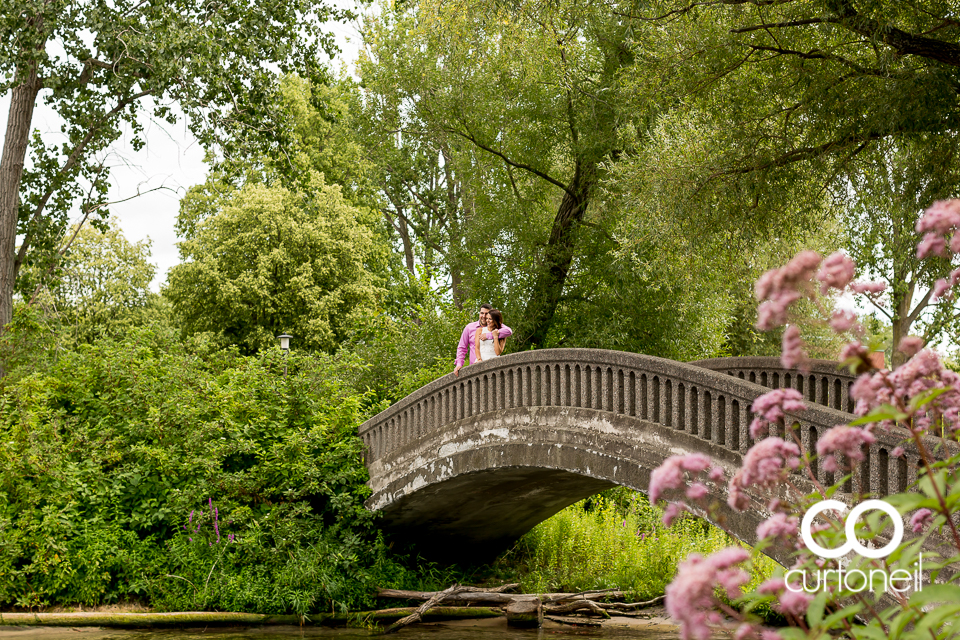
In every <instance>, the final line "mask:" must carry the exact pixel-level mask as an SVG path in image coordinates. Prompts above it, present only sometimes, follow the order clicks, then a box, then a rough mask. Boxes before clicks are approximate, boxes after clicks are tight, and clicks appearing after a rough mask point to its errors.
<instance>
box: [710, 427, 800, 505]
mask: <svg viewBox="0 0 960 640" xmlns="http://www.w3.org/2000/svg"><path fill="white" fill-rule="evenodd" d="M799 455H800V449H799V448H798V447H797V445H795V444H793V443H792V442H787V441H786V440H782V439H781V438H765V439H763V440H761V441H760V442H758V443H756V444H755V445H753V446H752V447H751V448H750V450H749V451H747V455H745V456H744V457H743V467H742V468H741V469H740V470H739V471H737V473H736V474H734V476H733V478H731V480H730V484H729V485H728V486H727V503H728V504H729V505H730V506H731V507H733V508H734V509H736V510H738V511H743V510H744V509H746V508H747V507H748V506H749V504H750V502H749V500H748V498H747V495H746V494H745V493H744V490H745V489H746V488H747V487H751V486H757V487H762V488H766V489H771V488H775V487H776V486H777V485H779V484H780V483H781V482H782V481H783V480H784V479H786V476H787V473H788V472H789V470H790V469H796V468H797V467H798V466H800V458H799V457H798V456H799Z"/></svg>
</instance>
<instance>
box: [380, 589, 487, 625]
mask: <svg viewBox="0 0 960 640" xmlns="http://www.w3.org/2000/svg"><path fill="white" fill-rule="evenodd" d="M463 588H464V587H461V586H460V585H456V584H455V585H453V586H452V587H449V588H447V589H444V590H443V591H440V592H439V593H437V594H436V595H435V596H433V597H432V598H430V599H429V600H427V601H426V602H424V603H423V604H422V605H420V606H419V607H417V609H416V611H414V612H413V613H411V614H410V615H408V616H407V617H405V618H401V619H400V620H397V621H396V622H394V623H393V624H392V625H390V626H389V627H387V628H386V629H384V631H383V633H384V635H386V634H388V633H393V632H394V631H396V630H398V629H402V628H403V627H405V626H407V625H408V624H413V623H414V622H420V621H421V620H423V614H424V613H426V612H427V611H428V610H429V609H430V608H431V607H434V606H436V605H438V604H440V602H441V601H442V600H443V599H444V598H446V597H449V596H453V595H457V594H458V593H459V592H460V591H461V590H462V589H463ZM468 588H469V587H468Z"/></svg>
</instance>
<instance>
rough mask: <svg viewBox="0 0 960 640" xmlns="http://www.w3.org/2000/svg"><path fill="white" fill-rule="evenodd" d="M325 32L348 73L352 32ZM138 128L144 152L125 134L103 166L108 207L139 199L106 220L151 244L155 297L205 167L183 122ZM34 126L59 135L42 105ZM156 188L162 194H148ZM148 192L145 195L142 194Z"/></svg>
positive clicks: (354, 42)
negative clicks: (185, 204)
mask: <svg viewBox="0 0 960 640" xmlns="http://www.w3.org/2000/svg"><path fill="white" fill-rule="evenodd" d="M335 4H339V5H340V6H344V5H349V6H353V2H352V0H341V1H339V2H336V3H335ZM330 27H331V30H332V31H333V32H334V34H335V35H336V37H337V44H338V45H339V46H340V49H341V50H342V53H341V54H340V56H339V57H338V58H337V59H336V60H335V61H334V62H333V65H334V66H335V68H337V69H339V68H341V66H342V65H347V68H348V69H352V64H353V62H354V61H355V60H356V58H357V52H358V42H359V40H360V38H359V35H358V32H357V29H356V26H355V25H343V24H332V25H330ZM9 105H10V100H9V94H7V95H4V96H0V119H2V123H3V127H4V129H3V130H5V129H6V119H7V113H8V110H9ZM147 111H149V109H147ZM141 122H142V123H143V125H144V133H143V135H144V138H145V140H146V145H145V146H144V147H143V149H141V150H140V151H134V149H133V148H132V147H131V145H130V141H131V136H130V135H129V132H127V133H126V134H125V135H124V136H123V137H122V138H121V139H120V140H118V141H117V142H116V143H115V144H114V146H113V148H112V149H111V152H110V155H109V158H108V164H109V165H110V166H112V167H113V170H112V172H111V182H112V187H111V191H110V194H109V198H110V200H111V201H118V200H123V199H125V198H129V197H130V196H132V195H135V194H136V193H138V191H139V192H140V193H143V194H144V195H141V196H139V197H136V198H133V199H131V200H128V201H126V202H122V203H119V204H115V205H112V206H111V207H110V219H111V221H112V223H113V224H114V225H116V226H118V227H120V229H122V230H123V233H124V235H125V236H126V237H127V239H128V240H130V241H134V242H135V241H138V240H145V239H147V238H149V239H150V240H151V241H152V243H153V246H152V250H151V252H152V255H153V262H154V264H156V265H157V276H156V277H155V278H154V281H153V285H152V288H153V289H154V290H155V291H158V290H159V289H160V285H161V284H162V283H163V281H164V280H166V274H167V271H168V270H169V269H170V267H172V266H173V265H175V264H177V262H179V254H178V253H177V246H176V243H177V236H176V232H175V231H174V228H173V227H174V223H175V222H176V219H177V211H178V208H179V202H180V198H181V197H183V194H184V193H185V192H186V190H187V189H188V188H189V187H191V186H193V185H195V184H199V183H201V182H203V181H204V179H205V178H206V176H207V171H208V167H207V165H206V164H204V162H203V156H204V150H203V148H202V147H201V146H200V145H199V144H198V143H197V141H196V140H195V139H194V137H193V136H192V135H191V134H190V131H189V130H188V129H187V126H186V122H184V121H183V120H182V119H181V120H180V122H178V123H177V124H176V125H170V124H168V123H166V122H162V121H161V122H157V121H154V120H153V119H151V118H148V117H147V115H146V114H143V116H142V118H141ZM33 126H34V129H37V130H39V131H40V132H41V133H42V134H43V136H44V139H45V140H46V141H47V143H48V144H49V143H52V142H54V141H55V140H56V138H57V136H59V135H60V133H59V132H60V121H59V119H58V118H57V116H56V114H55V113H54V112H53V111H52V110H51V109H49V108H47V107H46V105H44V104H42V103H41V104H38V105H37V110H36V112H35V115H34V120H33ZM61 140H62V138H61ZM161 186H162V187H164V188H163V189H159V190H155V191H150V190H151V189H155V188H156V187H161ZM147 191H150V192H149V193H145V192H147Z"/></svg>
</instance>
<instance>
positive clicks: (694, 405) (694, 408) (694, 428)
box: [690, 386, 703, 437]
mask: <svg viewBox="0 0 960 640" xmlns="http://www.w3.org/2000/svg"><path fill="white" fill-rule="evenodd" d="M702 416H703V411H701V410H700V390H699V389H697V388H696V387H694V386H691V387H690V433H691V434H693V435H695V436H698V437H699V436H700V433H701V428H700V420H701V418H702Z"/></svg>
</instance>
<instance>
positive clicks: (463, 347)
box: [453, 325, 470, 376]
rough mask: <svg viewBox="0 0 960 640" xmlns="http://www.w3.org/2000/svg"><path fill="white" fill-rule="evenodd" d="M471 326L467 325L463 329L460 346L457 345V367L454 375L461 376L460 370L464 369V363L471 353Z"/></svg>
mask: <svg viewBox="0 0 960 640" xmlns="http://www.w3.org/2000/svg"><path fill="white" fill-rule="evenodd" d="M469 329H470V325H467V326H465V327H464V328H463V332H462V333H461V334H460V344H458V345H457V366H456V368H455V369H454V370H453V373H454V374H456V375H458V376H459V375H460V369H462V368H463V363H464V361H465V360H466V359H467V354H468V353H469V352H470V332H469Z"/></svg>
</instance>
